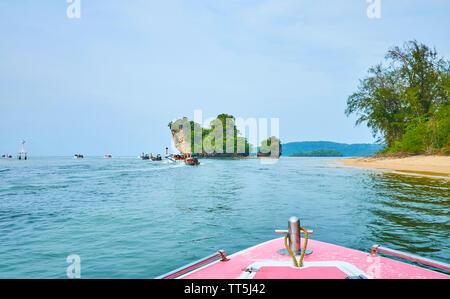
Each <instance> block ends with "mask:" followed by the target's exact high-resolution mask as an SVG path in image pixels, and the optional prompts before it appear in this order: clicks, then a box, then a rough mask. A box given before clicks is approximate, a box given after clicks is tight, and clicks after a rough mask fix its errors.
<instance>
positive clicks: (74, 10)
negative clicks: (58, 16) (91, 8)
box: [66, 0, 81, 19]
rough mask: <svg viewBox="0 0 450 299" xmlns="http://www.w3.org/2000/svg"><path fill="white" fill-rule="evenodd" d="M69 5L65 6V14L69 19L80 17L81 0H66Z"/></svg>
mask: <svg viewBox="0 0 450 299" xmlns="http://www.w3.org/2000/svg"><path fill="white" fill-rule="evenodd" d="M66 2H67V3H70V5H69V6H68V7H67V10H66V15H67V17H68V18H69V19H80V18H81V0H66Z"/></svg>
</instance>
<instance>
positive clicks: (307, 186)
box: [0, 157, 450, 278]
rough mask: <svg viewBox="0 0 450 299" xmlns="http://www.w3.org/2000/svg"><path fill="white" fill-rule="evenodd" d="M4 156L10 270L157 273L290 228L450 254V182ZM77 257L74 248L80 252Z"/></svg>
mask: <svg viewBox="0 0 450 299" xmlns="http://www.w3.org/2000/svg"><path fill="white" fill-rule="evenodd" d="M200 162H201V165H200V166H186V165H184V164H182V163H176V164H175V163H169V162H168V161H162V162H153V161H144V160H141V159H138V158H137V157H113V158H111V159H106V158H103V157H85V158H84V159H74V158H73V157H41V158H40V157H30V158H29V159H28V160H26V161H24V160H21V161H19V160H17V159H0V278H67V277H69V275H68V272H69V269H71V268H70V267H71V265H73V261H74V260H73V259H72V258H71V257H73V256H76V257H78V258H79V260H77V262H78V263H79V277H81V278H154V277H156V276H158V275H160V274H163V273H166V272H168V271H170V270H173V269H175V268H178V267H180V266H182V265H185V264H187V263H189V262H192V261H194V260H197V259H200V258H202V257H204V256H207V255H210V254H212V253H214V252H216V251H217V250H219V249H224V250H225V251H226V252H227V254H228V255H229V254H232V253H235V252H238V251H240V250H243V249H245V248H248V247H250V246H254V245H256V244H259V243H261V242H265V241H268V240H271V239H274V238H279V237H280V236H279V235H276V234H275V233H274V230H275V229H287V223H288V219H289V217H290V216H297V217H299V218H300V219H301V225H302V226H303V227H306V228H308V229H310V230H314V234H313V235H312V236H311V238H313V239H316V240H320V241H324V242H330V243H333V244H337V245H341V246H345V247H349V248H353V249H357V250H362V251H366V252H369V250H370V247H371V246H372V245H374V244H381V245H383V246H386V247H391V248H393V249H398V250H403V251H407V252H410V253H414V254H418V255H422V256H425V257H429V258H433V259H437V260H441V261H444V262H447V263H448V262H450V238H449V237H450V221H449V220H450V218H449V216H450V192H449V190H450V181H449V180H448V179H442V178H430V177H420V176H414V175H404V174H399V173H392V172H386V171H380V170H370V169H361V168H353V167H345V166H343V165H342V164H341V163H339V162H337V161H336V159H334V158H281V159H280V160H268V159H261V160H260V159H242V160H233V159H230V160H219V159H201V160H200ZM68 257H69V258H68Z"/></svg>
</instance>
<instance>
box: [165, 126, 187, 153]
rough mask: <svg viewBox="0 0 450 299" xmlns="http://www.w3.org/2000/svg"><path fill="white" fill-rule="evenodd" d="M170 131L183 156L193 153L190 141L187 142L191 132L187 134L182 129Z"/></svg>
mask: <svg viewBox="0 0 450 299" xmlns="http://www.w3.org/2000/svg"><path fill="white" fill-rule="evenodd" d="M170 131H171V132H172V140H173V143H174V145H175V147H176V148H177V150H178V151H179V152H180V153H182V154H186V153H192V152H191V143H190V140H186V139H188V138H189V137H188V136H189V134H188V133H189V132H186V130H185V129H184V128H182V127H181V128H177V129H173V128H171V129H170Z"/></svg>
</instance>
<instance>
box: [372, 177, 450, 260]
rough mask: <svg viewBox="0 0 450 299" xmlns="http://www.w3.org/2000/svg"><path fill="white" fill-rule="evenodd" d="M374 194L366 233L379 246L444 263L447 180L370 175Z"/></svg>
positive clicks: (448, 228) (449, 228) (448, 231)
mask: <svg viewBox="0 0 450 299" xmlns="http://www.w3.org/2000/svg"><path fill="white" fill-rule="evenodd" d="M368 184H370V188H371V189H372V191H373V192H374V193H375V194H374V195H375V196H374V197H373V198H372V200H371V203H370V204H369V205H368V209H369V213H371V214H372V215H373V217H371V218H370V221H369V222H368V224H367V225H368V230H369V232H370V234H371V235H372V238H371V239H372V240H375V241H376V242H378V243H379V244H381V245H384V246H387V247H392V248H395V249H398V250H402V251H406V252H410V253H414V254H418V255H426V256H430V257H432V258H436V259H440V260H443V261H446V259H447V257H448V256H449V255H450V244H449V241H448V240H449V236H450V223H449V220H448V219H449V218H448V216H449V207H450V197H449V187H450V182H449V181H448V180H442V179H433V178H426V177H416V176H405V175H400V174H393V173H381V174H380V173H377V174H370V175H369V181H368Z"/></svg>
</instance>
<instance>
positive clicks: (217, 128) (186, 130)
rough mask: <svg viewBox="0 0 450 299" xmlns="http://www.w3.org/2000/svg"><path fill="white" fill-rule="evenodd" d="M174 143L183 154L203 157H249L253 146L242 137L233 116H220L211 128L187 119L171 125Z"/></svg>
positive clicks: (213, 121)
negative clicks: (194, 154) (196, 154)
mask: <svg viewBox="0 0 450 299" xmlns="http://www.w3.org/2000/svg"><path fill="white" fill-rule="evenodd" d="M168 126H169V128H170V130H171V132H172V136H173V138H174V143H175V146H176V147H177V149H178V150H179V151H180V152H181V153H189V152H190V153H199V154H200V155H201V156H211V157H233V156H248V155H249V154H250V152H251V145H250V144H249V143H248V141H247V139H246V138H245V137H241V136H239V135H240V132H239V130H238V129H237V128H236V124H235V118H234V116H232V115H228V114H220V115H218V116H217V118H216V119H214V120H212V121H211V122H210V128H202V127H201V125H200V124H198V123H195V122H194V121H190V120H189V119H188V118H187V117H183V118H181V119H178V120H176V121H175V122H170V123H169V125H168Z"/></svg>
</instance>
